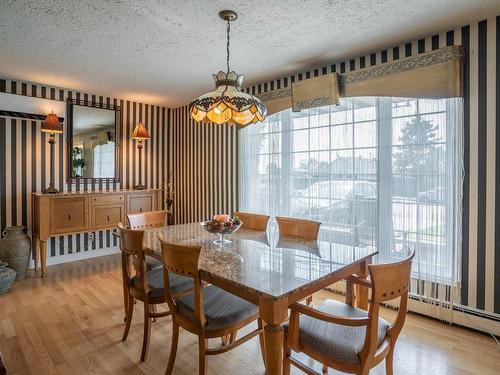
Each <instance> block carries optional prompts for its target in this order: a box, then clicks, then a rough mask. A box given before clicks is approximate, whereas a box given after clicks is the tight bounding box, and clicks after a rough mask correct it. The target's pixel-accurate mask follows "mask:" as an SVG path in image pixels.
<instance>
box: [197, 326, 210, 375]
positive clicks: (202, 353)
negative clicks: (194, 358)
mask: <svg viewBox="0 0 500 375" xmlns="http://www.w3.org/2000/svg"><path fill="white" fill-rule="evenodd" d="M207 346H208V340H207V339H205V336H203V335H200V336H198V369H199V370H198V373H199V375H207V356H206V349H207Z"/></svg>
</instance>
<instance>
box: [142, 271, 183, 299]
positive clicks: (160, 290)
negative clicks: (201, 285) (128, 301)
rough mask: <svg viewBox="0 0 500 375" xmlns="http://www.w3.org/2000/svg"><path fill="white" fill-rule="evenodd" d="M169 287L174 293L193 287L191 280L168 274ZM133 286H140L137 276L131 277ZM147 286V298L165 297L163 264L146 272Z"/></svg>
mask: <svg viewBox="0 0 500 375" xmlns="http://www.w3.org/2000/svg"><path fill="white" fill-rule="evenodd" d="M169 279H170V288H171V290H172V292H173V294H174V295H177V294H179V293H181V292H182V291H184V290H187V289H192V288H193V280H192V279H190V278H188V277H184V276H181V275H174V274H172V275H169ZM133 280H134V286H135V287H136V288H140V279H139V278H138V277H137V276H134V277H133ZM147 280H148V286H149V295H148V296H149V298H151V299H155V298H160V299H164V298H165V289H164V287H163V266H162V267H161V268H157V269H154V270H152V271H149V272H148V276H147Z"/></svg>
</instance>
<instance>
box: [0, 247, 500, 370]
mask: <svg viewBox="0 0 500 375" xmlns="http://www.w3.org/2000/svg"><path fill="white" fill-rule="evenodd" d="M332 297H333V298H335V297H336V296H335V295H333V294H331V293H329V292H326V291H324V292H321V293H318V294H317V295H315V296H314V299H315V302H319V301H320V300H322V299H324V298H332ZM135 309H136V312H135V313H134V321H133V324H132V328H131V330H130V334H129V338H128V340H127V341H126V342H121V336H122V334H123V328H124V323H123V297H122V284H121V273H120V258H119V255H112V256H107V257H101V258H94V259H91V260H82V261H78V262H75V263H66V264H63V265H59V266H54V267H50V268H49V269H48V277H47V278H46V279H41V278H34V277H31V278H28V279H26V280H24V281H20V282H17V283H16V284H14V286H13V289H12V291H11V292H10V293H9V294H7V295H3V296H0V352H1V353H2V354H3V357H4V361H5V363H6V366H7V370H8V374H9V375H13V374H23V375H24V374H33V375H35V374H36V375H38V374H64V375H68V374H164V372H165V368H166V364H167V359H168V351H169V348H170V326H171V324H170V318H169V317H168V318H163V319H158V321H157V322H156V323H153V329H152V335H151V347H150V352H149V358H148V360H147V361H146V362H144V363H141V362H140V350H141V345H142V333H143V332H142V304H137V305H136V306H135ZM382 315H383V316H385V317H388V318H391V317H393V316H394V312H393V311H390V310H384V311H383V312H382ZM250 328H253V327H250ZM196 340H197V337H196V336H194V335H191V334H189V333H187V332H185V331H181V335H180V340H179V350H178V354H177V359H176V366H175V369H174V373H175V374H180V375H191V374H195V373H197V369H198V367H197V361H198V359H197V358H198V346H197V341H196ZM258 342H259V340H258V338H254V339H252V340H251V341H250V342H248V343H245V344H244V345H242V346H240V347H239V348H237V349H235V350H233V351H231V352H229V353H226V354H222V355H219V356H214V357H210V358H209V360H208V373H209V374H214V375H225V374H238V375H245V374H263V373H264V366H263V364H262V359H261V355H260V350H259V346H258ZM317 368H318V369H319V367H317ZM498 368H500V352H499V350H498V348H497V346H496V345H495V343H494V341H493V340H492V339H491V337H489V336H487V335H483V334H480V333H476V332H472V331H469V330H465V329H462V328H458V327H450V326H448V325H446V324H443V323H440V322H437V321H435V320H431V319H427V318H425V317H422V316H418V315H408V318H407V320H406V325H405V327H404V328H403V331H402V334H401V337H400V338H399V341H398V344H397V346H396V352H395V358H394V370H395V371H394V372H395V374H401V375H410V374H432V375H462V374H470V375H479V374H481V375H488V374H492V375H493V374H498ZM295 373H296V374H300V372H299V371H298V370H295ZM329 374H339V373H337V372H334V371H333V370H330V372H329ZM371 374H374V375H381V374H385V370H384V365H383V364H381V365H379V366H378V367H377V368H375V369H374V370H373V371H372V372H371Z"/></svg>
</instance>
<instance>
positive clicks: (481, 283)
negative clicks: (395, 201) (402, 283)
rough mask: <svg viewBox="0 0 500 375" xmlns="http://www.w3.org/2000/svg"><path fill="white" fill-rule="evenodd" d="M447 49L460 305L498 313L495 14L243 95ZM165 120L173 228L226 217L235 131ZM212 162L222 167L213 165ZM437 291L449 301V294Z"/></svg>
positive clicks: (232, 189) (499, 67)
mask: <svg viewBox="0 0 500 375" xmlns="http://www.w3.org/2000/svg"><path fill="white" fill-rule="evenodd" d="M450 45H463V46H464V47H465V50H466V61H465V64H464V99H465V100H464V103H465V104H464V105H465V107H464V111H465V113H464V115H465V116H464V118H465V124H464V125H465V129H464V133H465V158H464V162H465V180H464V189H463V193H464V199H463V202H464V207H463V246H462V250H461V254H460V256H461V261H462V264H463V267H462V275H461V279H462V280H461V292H460V294H461V304H462V305H464V306H467V307H468V308H471V309H477V310H480V311H484V312H487V313H496V314H500V199H499V200H498V201H497V200H496V199H495V198H496V195H497V192H498V193H499V194H500V167H499V168H498V169H497V168H496V160H499V161H500V131H499V132H496V127H497V126H500V96H497V91H500V79H497V76H499V77H500V57H499V56H498V51H500V16H499V17H492V18H489V19H487V20H483V21H480V22H475V23H473V24H470V25H466V26H463V27H459V28H456V29H453V30H449V31H445V32H441V33H438V34H435V35H431V36H428V37H426V38H422V39H418V40H414V41H412V42H409V43H402V44H400V45H398V46H395V47H392V48H388V49H384V50H380V51H377V52H373V53H369V54H366V55H363V56H358V57H356V58H352V59H349V60H346V61H341V62H337V63H332V64H330V65H327V66H320V67H316V68H313V69H311V70H308V71H305V72H301V73H297V74H293V75H289V76H286V77H281V78H279V79H275V80H272V81H267V82H262V83H260V84H256V85H254V86H251V87H247V88H246V89H245V90H246V91H247V92H249V93H252V94H259V93H263V92H268V91H272V90H277V89H280V88H283V87H287V86H289V85H290V84H291V82H294V81H296V80H302V79H308V78H310V77H315V76H318V75H322V74H328V73H331V72H339V73H345V72H349V71H353V70H358V69H361V68H364V67H368V66H372V65H377V64H381V63H384V62H390V61H394V60H397V59H400V58H403V57H407V56H413V55H416V54H419V53H424V52H428V51H430V50H435V49H438V48H442V47H445V46H450ZM171 116H172V117H171V119H170V122H171V124H172V129H171V131H172V132H173V134H172V136H171V140H172V143H171V145H172V146H174V147H172V148H171V149H172V150H174V151H172V152H173V153H174V154H175V155H173V158H172V160H173V163H174V164H175V166H173V168H174V170H176V177H177V179H176V184H177V188H178V189H179V190H178V196H177V202H176V205H177V212H176V220H177V222H188V221H195V220H199V219H202V218H206V217H208V216H210V215H211V214H212V213H214V212H230V211H231V210H232V209H233V208H235V207H237V199H238V188H237V185H236V181H237V180H238V179H237V174H238V170H237V167H238V151H237V138H238V137H237V135H236V132H237V131H236V130H235V129H231V128H229V129H227V128H226V127H224V126H219V127H218V126H208V127H207V125H198V124H196V125H194V124H193V122H192V121H191V120H190V118H189V113H188V109H187V106H184V107H181V108H177V109H173V110H172V111H171ZM200 139H201V140H202V141H201V142H200ZM204 140H206V141H207V143H205V142H204ZM497 144H498V145H499V146H498V147H497V146H496V145H497ZM177 146H178V147H177ZM231 150H232V151H231ZM230 152H232V154H231V153H230ZM207 156H208V157H207ZM215 158H217V159H215ZM219 160H220V161H221V163H226V164H220V163H219ZM227 163H229V164H227ZM219 165H220V167H219ZM231 182H232V184H231ZM499 196H500V195H499ZM426 285H427V284H425V285H424V284H423V285H421V286H417V287H419V288H424V287H425V286H426ZM431 287H432V288H433V289H435V291H438V290H440V288H435V286H431ZM432 293H435V292H432ZM442 293H443V294H446V295H447V297H448V298H449V295H450V290H449V288H445V289H444V290H443V292H442ZM448 298H446V297H445V299H448Z"/></svg>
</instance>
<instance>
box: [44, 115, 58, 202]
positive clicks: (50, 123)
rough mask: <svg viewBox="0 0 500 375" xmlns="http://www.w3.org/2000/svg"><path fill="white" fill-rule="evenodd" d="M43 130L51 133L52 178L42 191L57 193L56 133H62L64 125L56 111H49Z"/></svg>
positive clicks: (49, 141) (49, 140)
mask: <svg viewBox="0 0 500 375" xmlns="http://www.w3.org/2000/svg"><path fill="white" fill-rule="evenodd" d="M41 131H42V132H44V133H49V139H48V143H49V145H50V180H49V186H48V187H47V188H45V189H43V190H42V193H44V194H56V193H59V190H57V189H56V188H55V187H54V144H55V143H56V133H57V134H60V133H62V132H63V125H62V123H61V122H59V118H58V117H57V115H56V114H55V113H54V112H52V113H49V114H48V115H47V117H46V118H45V121H44V122H42V128H41Z"/></svg>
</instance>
